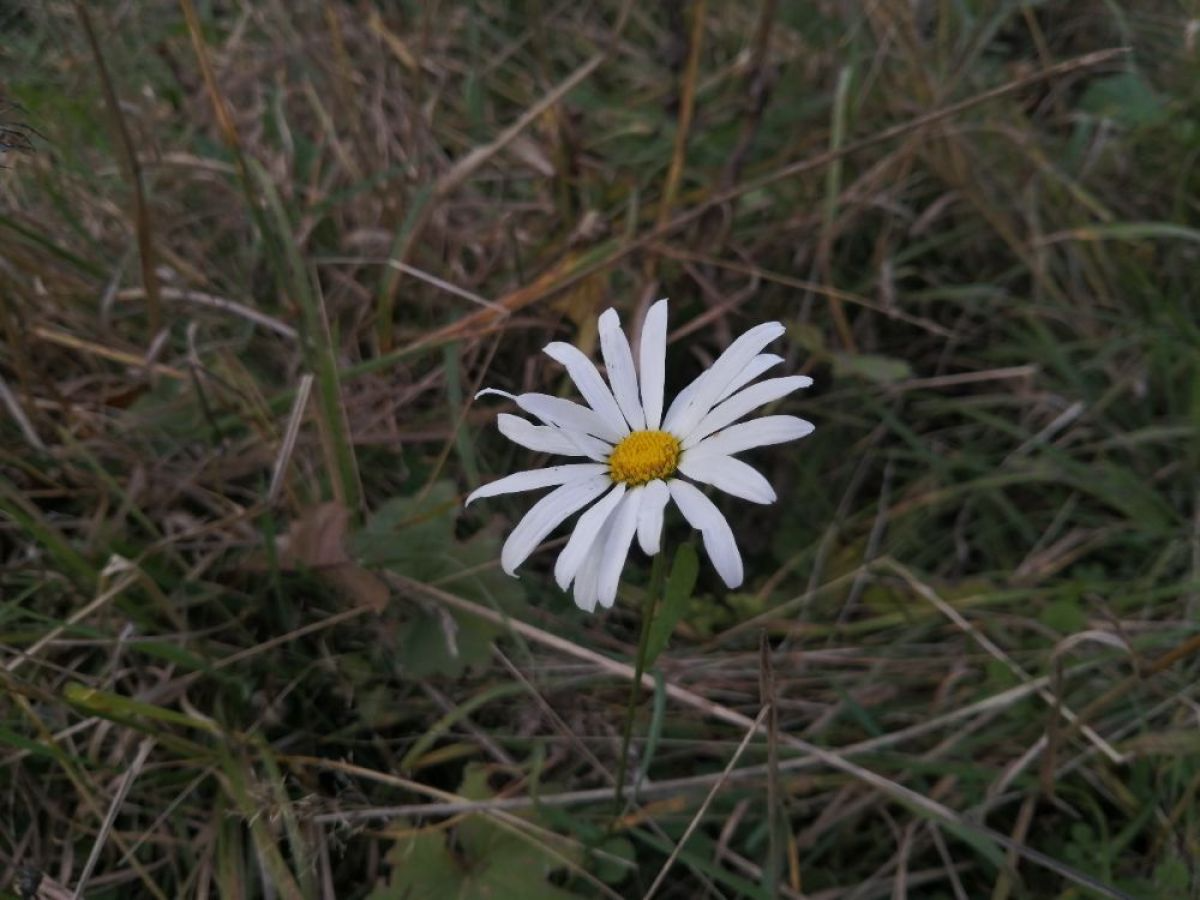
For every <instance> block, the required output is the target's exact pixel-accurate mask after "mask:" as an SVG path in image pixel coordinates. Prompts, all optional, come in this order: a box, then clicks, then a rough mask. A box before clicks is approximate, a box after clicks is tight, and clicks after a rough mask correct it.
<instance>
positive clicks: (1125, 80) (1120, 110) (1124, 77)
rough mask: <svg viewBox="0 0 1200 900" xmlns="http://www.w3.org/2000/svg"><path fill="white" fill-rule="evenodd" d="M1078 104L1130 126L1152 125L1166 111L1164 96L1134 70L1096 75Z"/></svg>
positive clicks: (1084, 108)
mask: <svg viewBox="0 0 1200 900" xmlns="http://www.w3.org/2000/svg"><path fill="white" fill-rule="evenodd" d="M1079 106H1080V109H1082V110H1083V111H1084V112H1089V113H1091V114H1092V115H1094V116H1100V117H1102V118H1105V119H1111V120H1112V121H1114V122H1116V123H1117V124H1118V125H1124V126H1126V127H1127V128H1133V127H1136V126H1138V125H1153V124H1155V123H1156V122H1160V121H1162V119H1163V118H1164V116H1165V115H1166V113H1167V109H1166V104H1165V103H1164V102H1163V99H1162V97H1160V96H1159V95H1158V93H1157V92H1156V91H1155V90H1154V89H1153V88H1152V87H1150V85H1148V84H1146V82H1145V81H1143V80H1142V79H1141V78H1139V77H1138V76H1137V75H1135V74H1134V73H1132V72H1121V73H1120V74H1117V75H1109V76H1107V77H1105V78H1097V79H1096V80H1095V81H1093V82H1092V83H1091V84H1090V85H1088V88H1087V90H1086V91H1084V92H1083V97H1082V98H1081V99H1080V101H1079Z"/></svg>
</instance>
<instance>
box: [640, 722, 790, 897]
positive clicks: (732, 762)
mask: <svg viewBox="0 0 1200 900" xmlns="http://www.w3.org/2000/svg"><path fill="white" fill-rule="evenodd" d="M770 711H771V707H769V706H764V707H763V708H762V710H761V711H760V712H759V714H758V716H757V717H756V718H755V719H754V721H753V722H752V723H751V725H750V728H749V729H748V730H747V731H746V733H745V735H743V736H742V740H741V743H739V744H738V745H737V749H736V750H734V751H733V755H732V756H730V757H729V762H728V763H726V764H725V769H724V771H723V772H721V775H720V777H719V778H717V780H716V781H714V782H713V786H712V789H711V790H709V792H708V794H707V795H706V796H705V798H704V800H703V801H702V802H701V803H700V807H699V808H698V809H697V810H696V812H695V814H694V815H693V816H692V820H691V821H690V822H688V826H687V828H685V829H684V832H683V837H681V838H680V839H679V843H678V844H677V845H676V847H675V849H674V850H672V851H671V855H670V856H668V857H667V861H666V862H665V863H663V866H662V868H661V869H659V870H658V874H657V875H656V876H654V881H652V882H651V883H650V887H649V888H648V889H647V891H646V893H645V894H643V895H642V900H650V898H651V897H653V896H654V895H655V894H656V893H658V889H659V888H660V887H662V883H663V881H664V880H665V879H666V877H667V874H668V873H669V872H670V871H671V867H672V866H673V865H675V860H677V859H678V858H679V854H680V853H682V852H683V848H684V847H685V846H687V842H688V839H689V838H690V837H691V836H692V835H693V834H694V833H695V831H696V829H697V828H698V827H699V826H700V822H701V821H703V819H704V816H705V814H706V813H707V812H708V808H709V806H710V805H712V801H713V798H714V797H716V796H717V791H719V790H720V789H721V787H722V786H723V785H724V784H725V782H726V780H727V779H728V778H729V773H730V772H731V771H733V768H734V766H736V765H737V763H738V760H739V759H741V758H742V754H743V753H745V752H746V748H747V747H748V746H750V739H751V738H753V737H754V736H755V735H756V734H758V732H759V728H760V727H761V726H762V724H763V721H764V720H765V719H766V717H767V714H768V713H769V712H770Z"/></svg>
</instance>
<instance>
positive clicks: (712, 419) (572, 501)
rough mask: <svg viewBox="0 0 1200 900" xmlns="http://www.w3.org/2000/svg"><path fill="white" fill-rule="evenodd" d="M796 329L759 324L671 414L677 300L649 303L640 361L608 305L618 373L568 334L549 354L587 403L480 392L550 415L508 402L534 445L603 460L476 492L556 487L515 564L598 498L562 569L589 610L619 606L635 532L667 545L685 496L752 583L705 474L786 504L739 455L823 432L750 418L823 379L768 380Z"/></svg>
mask: <svg viewBox="0 0 1200 900" xmlns="http://www.w3.org/2000/svg"><path fill="white" fill-rule="evenodd" d="M783 332H784V327H783V326H782V325H781V324H780V323H778V322H767V323H765V324H763V325H758V326H756V327H754V328H751V329H750V330H749V331H747V332H746V333H745V334H743V335H742V336H741V337H739V338H738V339H737V340H736V341H734V342H733V343H732V344H730V345H729V347H728V348H727V349H726V350H725V352H724V353H722V354H721V355H720V356H719V357H718V358H717V360H716V361H715V362H714V363H713V364H712V365H711V366H709V368H708V369H707V370H705V371H704V372H702V373H701V374H700V375H699V376H698V377H697V378H696V379H695V380H694V381H693V382H692V383H691V384H689V385H688V386H687V387H685V388H684V389H683V390H682V391H680V392H679V393H678V394H677V395H676V396H675V399H674V400H673V401H672V402H671V404H670V406H668V407H667V408H666V412H665V413H664V411H663V406H664V393H665V374H666V350H667V301H666V300H660V301H658V302H657V303H655V304H654V305H653V306H651V307H650V310H649V311H648V312H647V313H646V319H645V321H644V322H643V323H642V335H641V343H640V346H639V347H638V358H637V365H636V366H635V365H634V356H633V350H632V348H631V347H630V345H629V341H628V340H627V339H626V337H625V333H624V332H623V331H622V330H621V323H620V320H619V318H618V317H617V313H616V310H613V309H610V310H608V311H607V312H605V313H604V314H603V315H602V316H600V353H601V355H602V356H603V358H604V367H605V370H606V371H607V373H608V380H607V382H606V381H605V379H604V377H603V376H602V375H601V374H600V372H599V370H598V369H597V368H596V366H594V365H593V364H592V362H591V360H589V359H588V358H587V356H585V355H584V353H583V352H582V351H581V350H579V349H578V348H577V347H574V346H572V345H570V344H565V343H562V342H560V341H555V342H554V343H551V344H548V345H547V346H546V348H545V352H546V354H547V355H548V356H550V358H551V359H553V360H555V361H556V362H558V363H561V364H562V365H563V366H564V367H565V368H566V370H567V374H568V375H570V377H571V380H572V381H573V382H574V383H575V386H576V387H577V388H578V389H579V393H580V394H581V395H582V396H583V399H584V401H585V402H586V404H587V405H586V406H584V405H581V404H578V403H574V402H572V401H570V400H566V399H563V398H560V397H552V396H550V395H549V394H534V393H531V394H519V395H513V394H509V393H507V392H505V391H500V390H496V389H494V388H488V389H485V390H483V391H480V392H479V394H477V395H476V396H477V397H480V396H483V395H485V394H498V395H500V396H502V397H507V398H508V399H509V400H511V401H513V402H514V403H515V404H516V405H517V407H518V408H519V409H520V410H522V411H523V412H525V413H527V414H528V415H530V416H532V417H533V418H534V419H536V420H537V423H538V424H535V423H534V422H531V421H530V420H528V419H525V418H522V417H520V416H514V415H509V414H507V413H501V414H500V415H499V417H498V421H497V424H498V426H499V429H500V433H501V434H503V435H504V436H505V437H507V438H508V439H509V440H511V441H514V442H515V443H518V444H520V445H521V446H522V447H527V448H529V449H530V450H537V451H540V452H543V453H552V454H557V455H561V456H568V457H577V458H579V457H581V458H584V459H587V460H589V462H576V463H568V464H565V465H556V466H549V467H547V468H544V469H533V470H531V471H528V472H517V473H516V474H513V475H509V476H507V477H505V478H501V479H499V480H497V481H493V482H491V483H490V484H486V485H484V486H483V487H481V488H479V489H478V490H476V491H474V492H473V493H472V494H471V495H470V496H469V497H468V498H467V503H468V504H470V503H472V502H473V501H475V500H479V499H481V498H483V497H495V496H497V495H499V494H510V493H515V492H518V491H531V490H538V489H544V488H549V487H553V488H554V490H553V491H551V492H550V493H549V494H547V495H546V496H545V497H543V498H542V499H541V500H539V501H538V502H537V503H535V504H534V505H533V507H532V508H530V510H529V512H527V513H526V514H525V516H524V517H523V518H522V519H521V521H520V523H518V525H517V527H516V528H514V529H513V531H512V533H511V534H510V535H509V536H508V539H507V540H506V541H505V543H504V549H503V550H502V551H501V554H500V565H501V567H502V568H503V569H504V571H505V572H507V573H508V574H509V575H515V574H516V568H517V566H519V565H520V564H521V563H523V562H524V561H525V560H526V559H527V558H528V557H529V555H530V554H531V553H533V551H534V550H535V549H536V548H537V546H538V545H539V544H540V543H541V542H542V541H543V540H545V538H546V537H547V536H548V535H549V534H550V533H551V532H552V531H554V529H555V528H557V527H558V526H559V525H561V524H562V523H563V522H564V521H566V520H567V519H568V518H570V517H571V516H572V515H574V514H575V513H577V512H579V511H580V510H584V509H585V507H586V510H585V511H584V513H583V514H582V515H581V516H580V517H579V520H578V521H577V522H576V523H575V528H574V530H573V531H572V532H571V537H570V539H569V540H568V541H567V545H566V547H564V548H563V550H562V552H561V553H559V556H558V561H557V562H556V563H555V566H554V577H555V580H556V581H557V582H558V584H559V587H561V588H562V589H563V590H564V591H565V590H568V589H569V588H570V587H571V585H572V583H574V596H575V603H576V605H577V606H579V607H580V608H581V609H584V610H586V611H588V612H591V611H592V610H594V609H595V608H596V605H597V604H599V605H600V606H603V607H611V606H612V604H613V601H614V600H615V599H616V596H617V582H618V580H619V579H620V576H621V570H622V569H623V568H624V566H625V558H626V557H627V556H628V554H629V547H630V544H631V543H632V542H633V539H634V536H635V535H636V536H637V541H638V544H639V545H640V546H641V548H642V550H643V551H644V552H645V553H647V554H649V555H651V556H652V555H654V554H656V553H658V550H659V546H660V538H661V534H662V527H663V513H664V512H665V510H666V507H667V504H668V503H669V502H671V501H674V503H675V505H676V506H677V507H679V510H680V512H681V513H683V517H684V518H685V519H686V520H687V521H688V523H689V524H690V525H691V526H692V527H693V528H695V529H696V530H697V531H699V532H700V534H701V537H702V539H703V542H704V549H705V552H706V553H707V554H708V558H709V559H710V560H711V561H712V564H713V567H714V568H715V569H716V570H717V574H718V575H720V577H721V580H722V581H724V582H725V584H726V585H727V586H729V587H730V588H735V587H737V586H738V585H740V584H741V583H742V576H743V572H742V557H741V553H740V552H739V551H738V546H737V541H736V540H735V539H734V536H733V530H732V529H731V528H730V527H729V522H728V521H726V519H725V516H723V515H722V514H721V512H720V510H718V509H717V507H716V505H715V504H714V503H713V502H712V501H711V500H709V499H708V497H707V496H705V494H704V493H703V492H702V491H701V490H700V489H699V488H698V487H697V486H696V484H695V483H699V484H706V485H711V486H712V487H715V488H718V489H719V490H722V491H725V492H726V493H728V494H732V495H733V496H735V497H740V498H742V499H743V500H749V501H750V502H752V503H773V502H774V501H775V491H774V490H773V489H772V488H771V485H770V483H769V482H768V481H767V479H766V478H764V477H763V476H762V475H761V474H760V473H759V472H758V470H756V469H754V468H752V467H751V466H750V465H748V464H747V463H745V462H742V461H741V460H740V459H737V458H736V456H735V454H737V453H740V452H742V451H743V450H749V449H751V448H753V447H765V446H767V445H769V444H780V443H783V442H785V441H793V440H796V439H797V438H802V437H804V436H805V435H808V434H810V433H811V432H812V430H813V425H812V423H811V422H807V421H805V420H804V419H800V418H797V417H796V416H764V417H761V418H757V419H752V420H751V421H748V422H743V421H741V420H742V419H744V418H745V417H746V416H748V415H749V414H750V413H751V412H753V411H754V410H756V409H758V408H759V407H761V406H763V405H765V404H767V403H770V402H772V401H774V400H778V399H780V398H781V397H785V396H787V395H788V394H790V393H792V391H795V390H799V389H800V388H806V387H808V386H809V385H811V384H812V379H811V378H809V377H807V376H805V375H792V376H787V377H783V378H768V379H766V380H765V381H758V380H757V379H758V378H759V376H761V375H763V374H764V373H765V372H766V371H767V370H768V369H770V368H772V367H773V366H776V365H778V364H779V363H781V362H783V358H782V357H780V356H775V355H774V354H771V353H763V352H762V351H763V349H764V348H765V347H766V346H767V345H768V344H769V343H771V341H773V340H775V339H776V338H778V337H780V336H781V335H782V334H783ZM694 482H695V483H694Z"/></svg>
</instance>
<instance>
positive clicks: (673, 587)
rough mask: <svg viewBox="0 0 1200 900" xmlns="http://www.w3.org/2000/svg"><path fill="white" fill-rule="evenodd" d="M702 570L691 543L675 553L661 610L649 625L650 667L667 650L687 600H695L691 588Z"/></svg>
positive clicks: (648, 650)
mask: <svg viewBox="0 0 1200 900" xmlns="http://www.w3.org/2000/svg"><path fill="white" fill-rule="evenodd" d="M699 571H700V561H699V559H697V557H696V548H695V547H693V546H692V545H691V544H683V545H681V546H680V548H679V549H678V550H677V551H675V559H674V560H672V561H671V574H670V576H668V578H667V584H666V588H665V589H664V590H663V602H662V603H661V604H660V606H659V608H658V615H656V616H655V617H654V621H653V622H652V623H651V625H650V637H649V640H648V641H647V643H646V665H647V666H649V665H650V664H651V663H653V662H654V660H655V659H657V658H658V655H659V654H660V653H662V652H663V650H665V649H666V647H667V642H668V641H669V640H670V639H671V633H672V632H673V631H674V630H675V626H676V625H677V624H679V620H680V619H681V618H683V614H684V613H685V612H687V608H688V601H690V600H691V599H692V589H693V588H695V586H696V575H697V574H698V573H699Z"/></svg>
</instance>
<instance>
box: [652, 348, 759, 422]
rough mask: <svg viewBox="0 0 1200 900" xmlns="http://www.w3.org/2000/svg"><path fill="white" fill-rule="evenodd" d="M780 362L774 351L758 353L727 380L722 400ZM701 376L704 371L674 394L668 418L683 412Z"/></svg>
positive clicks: (698, 384)
mask: <svg viewBox="0 0 1200 900" xmlns="http://www.w3.org/2000/svg"><path fill="white" fill-rule="evenodd" d="M781 362H783V357H782V356H776V355H775V354H774V353H760V354H759V355H758V356H756V357H754V359H752V360H750V362H749V363H747V364H746V367H745V368H744V369H742V371H740V372H739V373H738V375H737V378H735V379H733V381H731V382H729V387H727V388H725V392H724V394H723V395H722V396H721V399H722V400H724V399H725V398H726V397H728V396H729V395H730V394H732V393H733V392H734V391H736V390H738V389H739V388H741V387H745V386H746V385H747V384H749V383H750V382H751V381H753V380H754V379H755V378H757V377H758V376H759V375H761V374H762V373H763V372H765V371H767V369H769V368H771V367H772V366H777V365H779V364H780V363H781ZM703 378H704V373H701V374H700V375H699V376H697V377H696V378H695V379H694V380H693V381H692V383H691V384H689V385H688V386H687V387H685V388H684V389H683V390H682V391H680V392H679V393H678V394H676V395H675V399H674V400H673V401H671V407H670V409H668V410H667V418H668V419H674V418H676V417H678V415H679V414H680V413H681V412H683V408H684V407H685V406H687V404H688V401H689V400H691V399H692V395H693V394H694V393H696V388H698V387H699V386H700V383H701V380H702V379H703Z"/></svg>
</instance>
